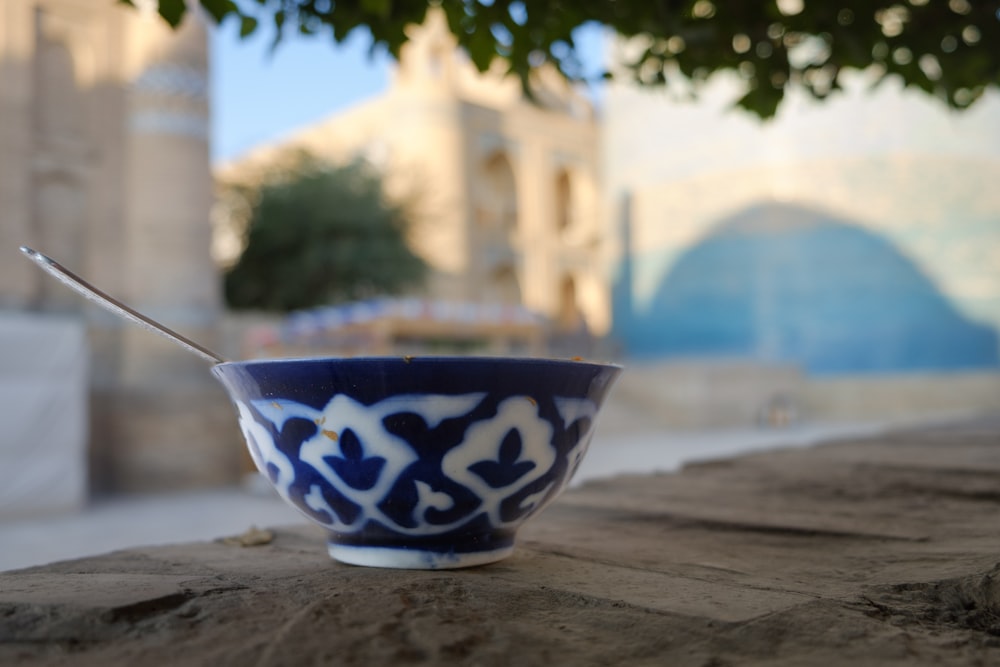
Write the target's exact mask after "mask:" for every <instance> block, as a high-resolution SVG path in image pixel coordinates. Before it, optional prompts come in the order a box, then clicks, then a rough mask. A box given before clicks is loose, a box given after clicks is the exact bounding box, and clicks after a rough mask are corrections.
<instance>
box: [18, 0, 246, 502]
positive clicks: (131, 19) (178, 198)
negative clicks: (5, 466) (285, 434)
mask: <svg viewBox="0 0 1000 667" xmlns="http://www.w3.org/2000/svg"><path fill="white" fill-rule="evenodd" d="M0 81H2V85H0V202H2V206H3V220H2V223H0V239H2V242H0V248H2V249H3V252H4V253H5V255H6V256H5V257H4V258H3V259H2V260H0V308H2V314H3V316H4V318H5V320H6V321H8V322H13V321H14V320H15V319H18V320H30V321H31V323H32V326H35V327H36V328H41V329H44V328H46V326H47V324H46V323H47V322H51V323H52V326H53V327H58V326H65V324H66V322H71V323H72V322H76V323H79V325H80V327H81V328H82V329H84V330H85V331H86V334H87V337H88V338H89V343H90V344H89V349H90V351H91V354H90V358H89V360H88V359H86V358H84V359H80V362H81V363H84V364H86V363H87V362H88V361H89V369H90V371H89V376H90V390H91V391H90V392H89V396H88V395H85V396H82V397H80V399H81V400H83V401H85V403H84V404H85V405H86V404H88V403H89V405H90V411H89V412H90V420H89V422H90V427H91V428H90V431H91V433H90V437H89V439H88V438H87V437H86V433H87V424H86V423H84V424H80V425H78V428H77V435H78V437H79V438H80V439H81V440H82V442H83V443H84V445H86V446H88V457H87V458H89V462H90V466H91V471H92V474H93V477H94V480H93V481H94V483H95V484H96V486H97V487H98V488H103V489H119V490H122V489H128V490H140V489H141V490H151V489H156V488H165V487H176V486H188V485H196V484H214V483H219V482H220V481H228V480H230V479H233V478H235V477H236V476H237V475H238V473H239V470H240V465H239V461H240V451H241V450H240V449H239V448H238V447H237V445H236V443H237V437H236V436H237V433H236V429H235V426H234V418H233V416H232V415H231V414H230V413H229V410H228V405H227V401H226V399H225V395H224V394H223V392H222V390H221V388H218V387H217V386H216V384H215V383H214V380H212V379H211V377H210V374H209V373H208V372H207V369H206V368H205V367H204V364H203V363H201V362H199V361H198V360H196V359H194V358H191V357H189V356H188V355H186V354H184V353H183V352H181V351H179V350H177V349H176V348H174V347H173V346H172V345H170V344H169V343H166V342H162V341H160V340H159V339H158V338H157V337H155V336H151V335H150V334H149V333H147V332H145V331H141V330H138V329H135V328H133V327H131V326H129V325H123V324H122V323H121V322H119V321H118V320H117V319H116V318H114V317H112V316H110V315H108V314H106V313H104V312H103V311H97V310H96V309H93V308H91V307H85V306H84V304H83V301H82V300H81V299H80V298H79V297H77V296H76V295H75V294H73V293H71V292H70V291H69V290H67V289H66V288H65V287H64V286H62V285H59V284H58V283H57V282H56V281H54V280H52V279H51V278H49V277H47V276H45V275H43V274H42V273H41V272H40V271H39V270H38V269H37V268H36V267H33V266H32V265H31V263H30V262H28V261H26V260H24V259H23V258H21V257H19V256H18V254H17V247H18V246H19V245H22V244H24V245H30V246H33V247H35V248H37V249H39V250H40V251H42V252H44V253H46V254H49V255H51V256H53V257H54V258H56V259H57V260H58V261H59V262H61V263H63V264H64V265H66V266H67V267H69V268H70V269H71V270H74V271H77V272H79V273H80V274H82V275H84V276H86V277H87V278H88V279H89V280H91V281H92V282H94V283H95V284H97V285H100V286H101V287H102V288H103V289H105V290H106V291H108V292H109V293H111V294H113V295H116V296H119V297H121V298H123V299H125V300H126V301H127V302H129V303H130V304H132V305H133V306H135V307H137V308H138V309H140V310H142V311H144V312H146V313H148V314H150V315H151V316H153V317H154V318H157V319H162V321H164V322H169V323H170V325H171V326H176V328H177V329H178V330H180V331H183V332H184V333H186V334H188V335H190V336H192V337H193V338H196V339H198V340H203V341H206V342H207V343H208V344H212V340H213V337H214V333H215V328H216V321H217V319H218V316H219V314H220V310H221V307H220V298H219V281H218V278H217V273H216V269H215V266H214V264H213V262H212V260H211V256H210V252H209V250H210V237H211V228H210V223H209V213H210V208H211V204H212V198H213V192H212V180H211V171H210V163H209V148H208V138H209V116H208V58H207V34H206V30H205V26H204V25H203V23H202V22H201V21H200V20H199V19H198V17H197V16H192V17H190V18H189V19H187V20H186V21H185V23H184V25H183V26H182V27H181V28H180V29H179V30H178V31H177V32H176V33H175V32H172V31H171V30H169V29H168V28H167V27H166V25H165V24H164V23H163V21H162V19H160V18H159V17H158V16H157V15H156V14H155V13H150V12H147V11H137V10H134V9H129V8H125V7H122V6H120V5H119V6H115V4H114V3H110V2H97V1H87V2H71V1H69V0H65V1H64V0H53V1H45V2H41V1H35V0H0ZM24 330H26V329H25V328H24V327H23V326H14V325H9V326H7V325H4V326H0V337H3V338H4V341H5V342H4V349H5V352H6V354H8V355H11V356H16V357H18V358H19V363H21V364H22V365H24V364H25V363H26V362H25V360H26V359H35V360H36V361H35V362H34V365H33V366H32V368H34V369H35V371H34V373H33V377H34V378H35V379H36V380H38V381H39V382H40V381H42V378H47V379H48V380H47V381H51V382H52V383H54V384H56V385H58V383H59V382H60V378H59V377H58V375H57V374H46V373H45V372H44V368H45V365H46V363H47V360H48V359H50V358H52V356H53V351H52V350H50V349H46V346H45V344H44V341H45V340H52V339H53V338H52V336H45V335H41V334H39V335H35V336H20V337H19V338H17V341H18V344H19V345H20V346H21V347H20V348H18V349H16V350H15V349H13V348H12V347H11V344H10V341H11V340H13V339H14V338H13V333H12V332H15V331H24ZM8 334H9V335H8ZM4 373H6V370H5V371H4ZM22 395H23V396H27V395H28V393H27V392H25V393H24V394H22ZM31 395H33V396H35V397H36V399H37V400H36V401H35V402H34V403H32V404H31V405H19V406H11V405H9V404H8V405H6V406H5V408H4V410H5V412H4V413H3V414H4V421H5V423H8V424H9V423H17V424H21V425H22V426H23V427H24V428H23V429H21V430H17V429H12V430H9V431H8V432H10V433H13V432H19V433H21V434H22V435H24V436H25V437H26V438H28V439H29V440H30V434H32V433H38V432H40V431H37V430H36V429H35V426H39V425H45V424H46V423H49V422H52V421H58V420H59V419H61V418H62V414H63V412H62V410H61V408H60V407H59V406H57V405H54V404H51V403H46V397H55V396H57V395H58V392H56V391H54V388H50V389H49V390H46V389H45V388H41V389H39V391H37V392H35V393H33V394H31ZM33 425H34V426H33ZM81 431H82V432H81ZM17 444H19V443H2V448H7V447H10V446H15V445H17ZM20 444H23V443H20ZM31 464H32V460H31V457H28V460H27V461H25V465H31ZM25 470H26V468H23V467H19V468H18V474H19V475H22V473H24V471H25ZM22 479H23V475H22ZM22 486H23V485H22ZM52 488H58V486H56V487H51V488H50V491H49V492H52ZM28 491H31V489H26V490H25V492H28ZM35 491H36V492H37V489H35Z"/></svg>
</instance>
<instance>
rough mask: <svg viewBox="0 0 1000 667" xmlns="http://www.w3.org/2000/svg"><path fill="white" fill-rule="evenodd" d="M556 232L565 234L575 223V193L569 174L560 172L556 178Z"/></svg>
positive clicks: (563, 170) (562, 170)
mask: <svg viewBox="0 0 1000 667" xmlns="http://www.w3.org/2000/svg"><path fill="white" fill-rule="evenodd" d="M555 195H556V196H555V199H556V230H557V231H559V232H564V231H566V229H567V228H568V227H569V226H570V225H571V224H572V222H573V191H572V188H571V186H570V179H569V172H568V171H566V170H565V169H561V170H559V174H558V175H557V176H556V192H555Z"/></svg>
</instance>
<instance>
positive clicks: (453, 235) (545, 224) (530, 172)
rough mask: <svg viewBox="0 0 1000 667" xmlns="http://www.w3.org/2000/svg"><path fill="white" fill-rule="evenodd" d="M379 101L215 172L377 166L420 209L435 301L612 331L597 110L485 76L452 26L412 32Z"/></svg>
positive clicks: (420, 237)
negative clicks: (309, 164)
mask: <svg viewBox="0 0 1000 667" xmlns="http://www.w3.org/2000/svg"><path fill="white" fill-rule="evenodd" d="M410 35H411V38H412V40H411V41H410V42H409V43H408V44H406V45H405V46H404V48H403V50H402V53H401V57H400V60H399V64H398V66H397V68H396V70H395V72H394V76H393V80H392V83H391V85H390V87H389V89H388V90H387V91H386V92H385V93H384V94H382V95H380V96H379V97H377V98H375V99H372V100H370V101H368V102H366V103H363V104H361V105H359V106H357V107H355V108H353V109H351V110H348V111H346V112H344V113H339V114H336V115H334V116H332V117H330V118H329V119H327V120H325V121H322V122H320V123H318V124H316V125H313V126H311V127H306V128H303V129H302V130H299V131H297V132H295V133H293V134H291V135H290V136H289V137H288V138H287V139H285V140H283V141H281V142H278V143H276V144H272V145H266V146H262V147H260V148H258V149H256V150H253V151H251V152H250V153H249V154H248V155H247V156H245V157H243V158H241V159H239V160H236V161H234V162H232V163H230V164H226V165H223V166H221V167H220V168H219V169H217V171H216V175H217V178H219V179H221V180H223V181H234V182H251V183H252V182H254V181H255V180H256V179H258V178H260V176H261V174H262V173H264V172H266V171H267V170H268V169H269V168H274V167H275V166H276V165H278V164H280V161H281V159H282V157H283V156H287V155H289V154H290V153H292V152H294V151H297V150H298V151H301V150H304V151H307V152H309V153H311V154H313V155H315V156H317V157H319V158H321V159H326V160H330V161H333V162H343V161H349V160H352V159H358V158H362V159H366V160H368V161H369V162H371V163H373V164H374V165H375V166H376V167H378V168H380V169H381V170H382V171H383V172H384V173H386V175H387V180H388V187H389V188H390V190H391V194H393V195H394V196H397V197H412V198H413V199H414V200H415V201H416V202H417V205H418V207H419V210H420V213H419V219H418V220H417V227H416V230H415V233H414V235H413V244H414V247H415V249H416V250H417V251H418V252H419V253H420V254H421V255H422V256H423V257H424V258H425V259H426V260H427V261H428V263H429V264H430V266H431V267H432V269H433V276H432V278H431V280H430V281H429V284H428V288H427V296H430V297H432V298H443V299H454V300H457V301H484V302H490V303H499V304H521V305H524V306H526V307H528V308H530V309H532V310H534V311H536V312H539V313H542V314H545V315H547V316H549V317H550V318H551V319H552V320H553V321H555V322H557V323H558V324H559V326H560V328H562V329H563V330H567V331H573V330H578V329H580V328H582V327H583V326H586V328H587V329H589V330H590V331H591V332H594V333H597V334H603V333H605V332H606V331H607V329H608V326H609V323H610V322H609V313H610V307H609V294H608V280H607V276H606V275H605V272H604V271H603V267H605V266H606V265H607V261H606V259H607V258H606V252H607V246H606V244H604V243H603V239H604V236H603V227H602V222H601V219H600V207H599V198H598V197H599V183H598V155H597V150H598V125H597V122H596V120H595V117H594V113H593V110H592V108H591V105H590V104H589V102H588V101H587V100H586V99H584V98H583V97H581V96H580V95H579V93H577V92H575V91H574V90H573V89H572V88H571V87H570V86H568V85H566V83H565V82H564V81H562V80H561V79H560V78H559V77H558V76H556V75H554V74H553V73H551V72H539V73H538V75H537V80H536V83H537V86H536V88H537V92H536V97H537V99H536V100H534V101H530V100H528V99H526V98H525V96H524V95H523V92H522V90H521V87H520V84H519V82H517V81H516V80H515V79H514V78H512V77H509V78H504V77H503V75H502V73H501V72H500V71H491V72H489V73H487V74H485V75H483V74H480V73H479V72H478V71H477V70H476V68H475V67H474V65H473V64H472V63H471V62H469V61H468V59H467V57H466V56H465V55H464V53H463V52H461V51H459V50H458V49H457V48H456V46H455V42H454V39H453V37H452V36H451V34H450V33H449V32H448V28H447V24H446V22H445V20H444V17H443V14H442V13H439V12H430V13H429V14H428V20H427V22H426V23H425V24H424V25H423V26H420V27H413V28H412V32H411V33H410Z"/></svg>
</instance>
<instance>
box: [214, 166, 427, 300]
mask: <svg viewBox="0 0 1000 667" xmlns="http://www.w3.org/2000/svg"><path fill="white" fill-rule="evenodd" d="M243 190H244V192H245V193H247V195H248V199H249V200H250V202H251V208H250V215H249V220H248V224H247V228H246V232H245V233H246V247H245V248H244V250H243V253H242V254H241V255H240V257H239V260H237V262H236V264H235V265H233V266H232V268H230V269H229V271H228V272H227V273H226V275H225V295H226V302H227V303H228V304H229V306H230V307H232V308H236V309H251V308H252V309H259V310H269V311H279V312H287V311H290V310H295V309H298V308H309V307H313V306H320V305H324V304H329V303H335V302H338V301H348V300H352V299H358V298H365V297H370V296H373V295H376V294H395V293H399V292H401V291H403V290H405V289H408V288H412V287H416V286H419V285H420V284H421V283H422V281H423V278H424V276H425V274H426V270H427V267H426V265H425V264H424V261H423V260H422V259H421V258H420V257H418V256H417V255H415V254H414V253H413V252H412V251H411V250H410V248H409V246H408V245H407V242H406V241H407V239H406V235H407V229H408V227H409V222H408V216H407V214H406V209H405V207H404V206H402V205H400V204H396V203H392V202H390V201H388V200H387V199H386V197H385V195H384V193H383V188H382V179H381V178H380V176H379V175H378V174H377V173H376V172H375V171H374V170H373V169H372V168H371V167H369V166H368V165H367V164H365V163H362V162H357V163H352V164H349V165H344V166H329V165H326V164H323V163H320V162H318V161H316V160H313V159H300V160H299V161H298V162H297V163H296V164H295V166H294V167H293V168H291V169H288V170H285V171H282V172H279V173H277V174H276V175H272V176H271V177H270V178H268V179H266V180H265V182H264V183H263V185H261V186H260V187H259V188H256V189H254V188H243Z"/></svg>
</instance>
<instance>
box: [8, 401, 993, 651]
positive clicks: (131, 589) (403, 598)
mask: <svg viewBox="0 0 1000 667" xmlns="http://www.w3.org/2000/svg"><path fill="white" fill-rule="evenodd" d="M998 501H1000V419H996V420H992V421H980V422H977V423H967V424H964V425H962V426H955V427H948V428H940V429H924V430H921V431H913V432H898V433H894V434H892V435H889V436H881V437H876V438H872V439H869V440H855V441H849V442H842V443H836V444H831V445H824V446H819V447H815V448H812V449H806V450H785V451H773V452H765V453H757V454H752V455H748V456H744V457H740V458H736V459H731V460H726V461H719V462H713V463H707V464H702V465H695V466H689V467H688V468H686V469H684V470H683V471H681V472H680V473H678V474H675V475H648V476H630V477H619V478H615V479H611V480H608V481H600V482H592V483H589V484H587V485H585V486H583V487H581V488H579V489H575V490H572V491H570V492H568V493H567V494H566V495H565V496H563V498H562V499H561V500H560V501H559V502H557V503H556V504H555V505H554V506H552V507H551V508H549V509H548V510H546V512H545V513H544V514H543V515H542V516H541V517H539V518H538V519H536V520H534V521H533V522H529V524H528V525H527V526H526V527H525V529H524V530H523V531H522V535H521V540H520V544H519V548H518V550H517V551H516V553H515V555H514V556H513V557H511V558H510V559H508V560H506V561H504V562H501V563H498V564H495V565H491V566H486V567H481V568H474V569H469V570H459V571H448V572H419V571H393V570H377V569H367V568H357V567H351V566H345V565H339V564H336V563H333V562H331V561H330V560H329V559H328V558H327V556H326V554H325V549H324V548H323V544H322V534H321V532H320V531H319V530H318V529H312V528H309V527H301V528H293V529H279V530H276V531H274V533H275V539H274V540H273V541H272V542H270V543H269V544H266V545H261V546H253V547H239V546H230V545H227V544H225V543H223V542H221V541H218V542H210V543H196V544H183V545H172V546H167V547H155V548H147V549H135V550H129V551H121V552H116V553H111V554H108V555H105V556H100V557H95V558H88V559H82V560H77V561H67V562H63V563H57V564H54V565H49V566H44V567H38V568H31V569H27V570H20V571H15V572H10V573H5V574H0V664H4V665H68V664H74V665H75V664H143V663H148V664H158V665H173V664H177V665H181V664H183V665H213V667H215V666H217V665H245V664H249V665H285V664H287V665H309V664H344V665H400V664H459V665H509V664H518V665H574V666H575V665H613V664H614V665H616V664H629V665H663V664H669V665H691V666H695V667H707V666H709V665H713V666H716V667H721V666H724V665H763V664H767V665H841V664H849V663H853V664H860V665H866V664H878V665H922V664H928V665H929V664H935V665H940V664H944V665H987V664H996V663H997V662H998V661H1000V584H998V583H997V582H998V581H1000V564H998V563H1000V531H998V528H1000V520H998V518H997V509H998Z"/></svg>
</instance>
